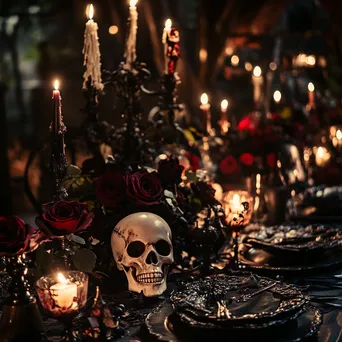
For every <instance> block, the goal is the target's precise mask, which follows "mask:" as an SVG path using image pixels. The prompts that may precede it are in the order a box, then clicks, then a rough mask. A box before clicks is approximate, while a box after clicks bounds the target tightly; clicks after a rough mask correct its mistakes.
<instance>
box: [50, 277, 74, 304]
mask: <svg viewBox="0 0 342 342" xmlns="http://www.w3.org/2000/svg"><path fill="white" fill-rule="evenodd" d="M57 280H58V282H57V283H56V284H54V285H52V286H51V287H50V291H51V294H52V298H53V299H54V301H55V302H56V305H57V306H59V307H61V308H70V307H71V306H72V305H73V303H74V301H75V300H74V299H75V298H77V285H76V284H75V283H71V282H70V281H69V280H68V279H66V278H65V277H64V275H63V274H62V273H58V275H57Z"/></svg>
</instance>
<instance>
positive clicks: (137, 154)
mask: <svg viewBox="0 0 342 342" xmlns="http://www.w3.org/2000/svg"><path fill="white" fill-rule="evenodd" d="M150 75H151V74H150V72H149V70H147V68H146V64H144V63H141V62H138V61H135V62H134V63H133V64H132V65H131V68H127V65H126V64H125V63H123V62H122V63H121V64H120V65H119V68H118V69H117V70H115V71H114V72H109V71H105V72H104V79H105V81H104V84H105V86H112V87H114V90H115V93H116V95H117V96H118V97H119V98H122V99H123V100H124V113H123V114H124V118H125V124H124V127H123V128H122V129H118V130H116V132H115V136H114V140H115V143H114V144H113V147H114V148H116V150H115V151H113V153H114V154H115V155H116V160H117V161H120V162H121V163H123V164H125V165H130V166H133V167H134V165H138V164H140V165H144V163H146V160H148V161H150V160H153V156H151V148H152V146H151V144H150V143H149V141H148V139H147V138H146V137H145V135H144V132H146V129H145V127H144V126H143V122H142V108H141V105H140V97H141V92H142V90H144V92H147V93H149V91H148V90H147V89H145V88H144V86H143V84H144V82H145V81H146V80H147V79H149V78H150ZM150 93H152V92H150ZM119 159H120V160H119Z"/></svg>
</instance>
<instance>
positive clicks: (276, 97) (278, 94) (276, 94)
mask: <svg viewBox="0 0 342 342" xmlns="http://www.w3.org/2000/svg"><path fill="white" fill-rule="evenodd" d="M273 100H274V102H275V103H276V104H278V103H279V102H280V100H281V92H280V91H279V90H276V91H275V92H274V93H273Z"/></svg>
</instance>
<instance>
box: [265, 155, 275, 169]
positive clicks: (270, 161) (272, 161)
mask: <svg viewBox="0 0 342 342" xmlns="http://www.w3.org/2000/svg"><path fill="white" fill-rule="evenodd" d="M266 162H267V165H268V166H269V167H271V168H273V167H275V166H276V156H275V154H274V153H269V154H268V155H267V157H266Z"/></svg>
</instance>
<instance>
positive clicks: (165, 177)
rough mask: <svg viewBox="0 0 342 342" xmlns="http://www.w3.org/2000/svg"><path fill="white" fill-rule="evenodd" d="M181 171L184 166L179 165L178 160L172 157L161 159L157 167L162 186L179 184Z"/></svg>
mask: <svg viewBox="0 0 342 342" xmlns="http://www.w3.org/2000/svg"><path fill="white" fill-rule="evenodd" d="M183 170H184V166H182V165H180V164H179V160H178V158H176V157H172V156H171V157H170V158H168V159H162V160H161V161H160V162H159V165H158V173H159V178H160V180H161V182H162V183H163V184H167V185H173V184H179V183H180V182H181V181H182V179H181V176H182V172H183Z"/></svg>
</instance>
